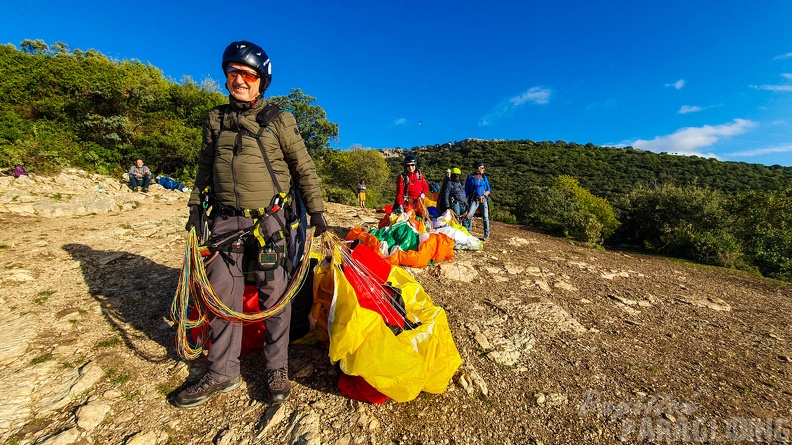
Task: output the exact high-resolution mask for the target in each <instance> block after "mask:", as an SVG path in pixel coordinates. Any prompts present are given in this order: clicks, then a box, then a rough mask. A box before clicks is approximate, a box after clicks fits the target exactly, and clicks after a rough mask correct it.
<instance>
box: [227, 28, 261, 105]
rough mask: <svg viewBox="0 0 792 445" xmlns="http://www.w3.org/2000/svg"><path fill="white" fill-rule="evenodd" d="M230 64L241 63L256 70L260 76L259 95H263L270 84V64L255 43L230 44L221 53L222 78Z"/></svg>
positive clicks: (245, 41) (244, 41)
mask: <svg viewBox="0 0 792 445" xmlns="http://www.w3.org/2000/svg"><path fill="white" fill-rule="evenodd" d="M230 62H236V63H241V64H244V65H247V66H249V67H251V68H253V69H255V70H256V72H257V73H259V76H261V84H260V86H259V93H263V92H264V90H266V89H267V88H268V87H269V86H270V83H271V82H272V64H271V63H270V59H269V57H268V56H267V53H265V52H264V50H263V49H261V47H260V46H258V45H256V44H255V43H251V42H248V41H247V40H240V41H238V42H231V44H230V45H228V46H227V47H226V49H225V51H223V77H225V76H226V67H227V66H228V64H229V63H230Z"/></svg>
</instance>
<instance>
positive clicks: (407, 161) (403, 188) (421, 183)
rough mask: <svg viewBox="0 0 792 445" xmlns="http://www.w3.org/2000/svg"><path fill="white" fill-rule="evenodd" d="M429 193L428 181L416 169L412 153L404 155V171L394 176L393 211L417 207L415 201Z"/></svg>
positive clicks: (416, 164) (416, 161)
mask: <svg viewBox="0 0 792 445" xmlns="http://www.w3.org/2000/svg"><path fill="white" fill-rule="evenodd" d="M427 193H429V183H428V182H426V178H425V177H424V175H423V173H421V171H420V170H418V160H417V159H415V156H413V155H407V156H405V157H404V171H403V172H402V173H401V174H400V175H399V176H398V177H397V178H396V206H395V207H394V208H393V211H394V212H395V213H401V212H402V211H404V210H405V209H410V208H412V209H417V208H419V207H418V204H417V201H418V200H421V201H423V199H424V198H425V197H426V194H427Z"/></svg>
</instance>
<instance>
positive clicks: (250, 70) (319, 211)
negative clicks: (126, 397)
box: [174, 41, 327, 407]
mask: <svg viewBox="0 0 792 445" xmlns="http://www.w3.org/2000/svg"><path fill="white" fill-rule="evenodd" d="M222 69H223V76H224V77H225V79H226V83H225V86H226V89H228V92H229V93H230V95H229V104H228V105H221V106H219V107H215V108H213V109H212V110H210V111H209V113H208V115H207V118H206V121H205V122H204V125H203V141H202V144H201V152H200V154H199V158H198V174H197V177H196V179H195V187H194V189H193V191H192V194H191V195H190V200H189V206H190V218H189V221H188V223H187V226H186V229H187V230H190V229H191V228H193V227H195V228H196V230H200V225H201V224H200V221H201V219H202V217H203V216H204V215H202V214H201V212H202V210H201V206H200V204H201V200H200V199H201V196H200V194H199V192H201V191H203V190H204V189H205V188H206V187H207V186H209V187H211V193H212V195H213V197H214V200H215V202H214V204H213V206H212V213H211V215H210V217H211V218H212V232H213V233H214V234H217V235H221V234H225V233H233V232H236V231H239V230H240V229H247V228H250V227H252V226H253V225H254V224H255V221H254V219H253V218H251V217H250V215H251V213H250V212H251V210H255V209H259V208H268V209H271V208H274V207H273V203H274V202H276V200H275V197H276V196H277V195H278V193H279V189H280V190H282V191H284V192H286V191H288V190H289V186H290V183H291V180H292V179H294V180H295V181H294V182H295V183H296V184H299V188H300V191H301V192H302V195H303V202H304V203H305V206H306V208H307V211H308V213H309V214H310V223H311V225H312V226H314V227H315V228H316V231H315V232H314V235H316V236H318V235H319V234H321V233H322V232H324V231H325V230H326V229H327V223H326V222H325V219H324V210H325V209H324V202H323V201H322V191H321V188H320V184H319V179H318V177H317V175H316V168H315V167H314V163H313V161H312V160H311V157H310V156H309V155H308V150H307V149H306V147H305V144H304V142H303V140H302V138H301V137H300V132H299V131H298V129H297V122H296V121H295V119H294V116H293V115H292V114H291V113H289V112H286V111H282V112H280V113H279V114H278V115H277V116H275V118H274V119H273V120H271V122H270V123H269V124H268V125H267V126H266V127H265V128H261V126H260V125H259V122H260V121H259V120H257V116H258V113H259V112H260V111H262V110H263V109H264V108H265V107H266V105H267V100H266V99H264V96H263V94H264V91H265V90H266V89H267V87H268V86H269V85H270V82H271V81H272V65H271V63H270V59H269V57H268V56H267V53H266V52H264V50H263V49H262V48H261V47H259V46H258V45H256V44H254V43H251V42H247V41H238V42H233V43H231V44H230V45H228V47H227V48H226V49H225V52H224V53H223V59H222ZM258 138H260V141H261V146H260V145H259V143H258V141H257V139H258ZM265 156H266V159H267V160H269V162H270V165H271V169H270V168H269V167H268V165H267V162H266V160H265ZM275 182H277V185H276V184H275ZM262 218H263V219H262V220H261V221H260V226H259V229H257V230H258V231H259V232H260V233H261V232H264V233H266V235H264V237H263V239H265V241H266V244H265V245H264V246H262V245H261V242H259V241H258V240H257V239H256V237H255V236H253V234H250V235H247V236H246V237H244V238H243V239H241V240H240V242H238V243H232V244H230V245H229V246H228V247H227V248H224V250H223V251H221V252H218V253H217V255H216V256H215V257H214V259H213V260H211V261H209V262H208V263H207V266H206V273H207V276H208V278H209V282H210V284H211V285H212V288H213V289H214V291H215V293H216V294H217V295H218V297H220V299H221V300H222V302H223V303H224V304H225V305H226V306H228V308H229V309H231V310H233V311H235V312H242V310H243V307H242V294H243V291H244V288H245V272H246V271H245V270H243V264H245V263H246V261H245V258H246V257H247V258H251V259H252V260H253V261H248V262H247V263H249V262H253V263H256V264H257V265H258V267H257V268H256V270H255V271H253V273H252V275H253V277H254V279H255V285H256V287H257V288H258V293H259V305H260V307H261V309H262V310H268V309H270V308H271V307H273V306H274V305H275V304H276V303H277V302H278V301H279V300H280V299H281V297H282V296H283V294H284V292H285V290H286V288H287V285H288V277H287V273H286V271H285V269H284V267H283V263H282V262H277V261H275V262H273V263H272V264H269V263H268V264H266V265H262V264H259V259H260V258H271V257H272V256H264V255H262V256H259V253H260V252H270V251H272V250H274V251H280V252H283V247H284V239H283V237H282V236H281V237H278V236H276V235H277V234H279V233H281V232H280V231H281V230H282V229H281V228H282V227H284V225H283V224H284V223H285V222H286V221H285V216H284V210H283V208H280V207H279V210H277V211H275V212H274V213H273V214H272V215H271V216H267V217H262ZM262 261H263V260H262ZM264 266H266V267H264ZM290 323H291V304H289V305H287V306H286V307H285V308H284V309H283V310H282V311H280V312H279V313H277V314H276V315H274V316H272V317H270V318H268V319H266V320H265V322H264V325H265V327H266V341H265V344H264V348H263V350H264V359H265V361H266V365H265V368H266V381H267V389H268V392H269V396H270V401H271V402H272V403H280V402H282V401H284V400H286V399H287V398H288V397H289V394H290V391H291V383H290V382H289V376H288V369H289V367H288V347H289V325H290ZM209 339H210V340H211V342H212V346H211V347H210V348H209V351H208V355H207V361H208V369H207V372H206V374H205V375H204V376H203V377H202V378H201V380H199V381H198V382H197V383H194V384H192V385H190V386H188V387H187V388H186V389H184V390H183V391H181V392H179V394H178V395H177V396H176V398H175V400H174V403H175V405H176V406H179V407H191V406H196V405H199V404H201V403H204V402H206V401H207V400H209V399H210V398H211V397H212V396H213V395H214V394H216V393H218V392H228V391H231V390H233V389H235V388H237V387H239V386H240V384H241V377H240V363H239V355H240V351H241V347H242V342H241V340H242V323H239V322H229V321H226V320H224V319H222V318H220V317H215V318H213V319H212V320H211V322H210V324H209Z"/></svg>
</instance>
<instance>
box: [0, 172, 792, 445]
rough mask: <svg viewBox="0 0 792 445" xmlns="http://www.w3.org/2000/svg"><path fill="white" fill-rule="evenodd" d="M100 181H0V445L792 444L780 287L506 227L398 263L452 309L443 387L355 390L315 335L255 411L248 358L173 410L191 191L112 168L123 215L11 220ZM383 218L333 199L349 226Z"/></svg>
mask: <svg viewBox="0 0 792 445" xmlns="http://www.w3.org/2000/svg"><path fill="white" fill-rule="evenodd" d="M96 180H97V179H96V178H95V177H91V178H85V177H84V176H79V175H76V176H74V177H65V178H64V179H62V180H60V181H55V180H51V181H50V180H47V181H44V182H35V181H31V184H28V185H26V184H21V183H15V182H4V183H2V184H0V225H1V226H2V227H3V231H2V232H1V233H0V260H1V261H2V265H3V268H2V270H0V288H2V290H3V292H2V293H1V294H0V298H1V299H2V300H1V301H2V305H0V327H2V328H3V329H2V331H3V332H5V333H6V334H7V339H6V340H4V343H5V344H3V345H0V364H2V370H0V393H2V394H4V395H5V397H6V404H5V407H4V408H0V440H3V441H5V443H13V444H33V443H50V444H52V443H130V444H132V443H160V444H166V443H170V444H198V443H223V444H237V443H243V444H253V443H288V444H297V443H315V444H319V443H322V444H353V443H354V444H361V443H375V444H466V443H470V444H485V443H490V444H538V443H543V444H583V443H601V444H611V443H617V442H619V441H620V440H621V441H625V442H628V443H634V442H642V441H658V442H662V441H668V442H697V443H699V442H704V441H713V442H714V441H733V442H743V441H744V442H749V441H755V442H778V443H781V442H782V441H787V442H788V441H790V440H792V437H790V428H792V420H791V419H792V375H791V372H792V363H790V361H791V360H792V359H791V358H790V357H792V346H790V344H791V343H790V340H792V326H790V322H789V319H790V318H789V314H790V313H792V299H790V297H791V296H792V289H791V288H790V286H789V285H785V284H781V283H777V282H773V281H769V280H765V279H761V278H755V277H752V276H748V275H746V274H744V273H739V272H734V271H728V270H723V269H715V268H709V267H702V266H696V265H691V264H688V263H683V262H679V261H675V260H670V259H663V258H656V257H650V256H645V255H640V254H633V253H624V252H613V251H600V250H594V249H588V248H583V247H578V246H575V245H573V244H571V243H569V242H567V241H565V240H561V239H557V238H553V237H548V236H545V235H542V234H538V233H535V232H532V231H527V230H524V229H523V228H521V227H518V226H506V225H502V224H498V223H494V224H493V229H492V236H491V238H490V241H489V242H488V243H487V244H486V247H485V250H484V251H481V252H467V251H462V252H458V253H457V256H456V257H455V259H454V260H453V261H451V262H449V263H447V264H443V265H441V266H432V267H428V268H426V269H422V270H418V269H410V272H411V273H413V274H414V276H416V278H417V279H418V280H419V281H420V282H421V284H423V285H424V287H425V288H426V290H427V292H428V293H429V295H430V296H431V297H432V298H433V300H434V302H435V303H436V304H437V305H439V306H441V307H443V308H445V310H446V311H447V314H448V318H449V323H450V325H451V330H452V333H453V334H454V339H455V341H456V344H457V347H458V349H459V351H460V354H461V355H462V358H463V364H462V366H461V368H460V370H459V371H458V372H457V374H456V375H455V377H454V380H453V382H452V384H451V386H450V387H449V390H448V391H447V392H446V393H443V394H439V395H431V394H422V395H420V396H419V397H418V398H417V399H415V400H413V401H411V402H408V403H395V402H393V401H389V402H386V403H385V404H383V405H370V404H366V403H361V402H356V401H353V400H350V399H348V398H346V397H344V396H343V395H341V394H340V392H339V391H338V389H337V387H336V379H337V371H336V368H335V367H334V366H333V365H332V364H331V363H330V362H329V360H328V358H327V352H326V350H325V349H324V348H323V347H321V346H319V345H313V344H308V345H305V344H293V345H292V346H291V348H290V373H291V378H292V381H293V382H294V383H295V389H294V391H293V393H292V394H293V395H292V398H291V400H290V401H289V402H288V403H286V404H284V405H283V406H282V407H281V408H280V409H277V410H276V409H268V408H267V406H266V404H265V403H264V400H265V397H264V395H265V389H264V388H265V384H264V381H263V379H262V376H261V373H260V372H259V370H260V369H261V367H262V363H261V360H260V357H259V356H258V354H256V353H254V354H251V355H249V356H245V357H244V359H243V378H244V380H245V384H244V385H243V387H242V388H243V389H240V390H236V391H234V392H231V393H228V394H222V395H220V396H217V397H215V398H214V399H213V400H211V401H210V402H208V403H207V404H205V405H202V406H200V407H198V408H195V409H190V410H180V409H177V408H174V407H173V406H171V405H170V404H169V403H168V401H167V395H168V394H170V393H172V392H173V391H174V390H175V389H177V388H178V387H179V386H180V385H181V384H182V382H183V381H184V379H185V378H186V377H187V373H188V370H187V367H186V366H185V365H184V364H183V363H181V362H179V361H178V360H177V357H176V355H175V352H174V348H173V334H174V331H173V328H172V324H171V323H170V322H169V321H168V312H169V309H170V304H171V300H172V297H173V292H174V289H175V286H176V283H177V280H178V277H179V271H180V267H181V261H182V255H183V248H184V238H183V236H184V232H183V225H184V223H185V221H186V195H182V194H180V193H178V192H170V191H165V190H162V189H158V188H152V191H151V192H150V193H149V194H148V195H142V194H133V193H129V192H128V191H126V190H125V189H124V188H123V187H114V186H113V181H109V180H108V181H109V183H106V184H108V186H106V187H105V192H104V193H105V194H106V195H109V196H111V197H112V199H113V200H115V202H116V204H117V205H118V209H117V210H116V211H111V212H108V213H89V214H85V215H81V216H62V217H41V216H36V215H29V214H25V213H24V212H22V210H20V209H24V208H27V207H25V205H24V204H25V203H28V204H29V203H30V202H42V201H51V202H68V201H69V200H70V199H72V200H77V199H78V198H79V197H81V196H87V195H91V194H95V192H94V191H93V190H95V188H96V187H95V182H96ZM100 180H101V179H100ZM42 181H43V179H42ZM61 183H62V184H61ZM56 195H57V196H56ZM72 195H73V196H72ZM28 207H29V205H28ZM119 209H125V210H123V211H121V210H119ZM376 218H377V216H376V215H375V214H374V213H373V212H371V211H360V210H358V209H354V208H350V207H344V206H339V205H333V204H330V205H329V212H328V220H329V222H330V224H331V226H332V227H331V228H332V230H333V231H335V232H336V233H338V234H339V235H345V234H346V232H347V230H348V229H349V228H351V227H352V226H355V225H361V224H363V225H366V224H368V225H370V224H372V223H373V222H374V221H375V220H376ZM460 270H461V271H465V273H458V271H460ZM454 273H456V275H454ZM454 277H456V278H457V279H455V278H454ZM464 280H469V281H464Z"/></svg>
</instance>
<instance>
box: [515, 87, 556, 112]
mask: <svg viewBox="0 0 792 445" xmlns="http://www.w3.org/2000/svg"><path fill="white" fill-rule="evenodd" d="M549 101H550V90H549V89H547V88H542V87H531V88H530V89H528V91H526V92H524V93H522V94H520V95H519V96H514V97H512V98H511V99H509V102H510V103H512V104H513V105H514V106H515V107H518V106H520V105H522V104H524V103H526V102H533V103H535V104H539V105H544V104H546V103H547V102H549Z"/></svg>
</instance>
